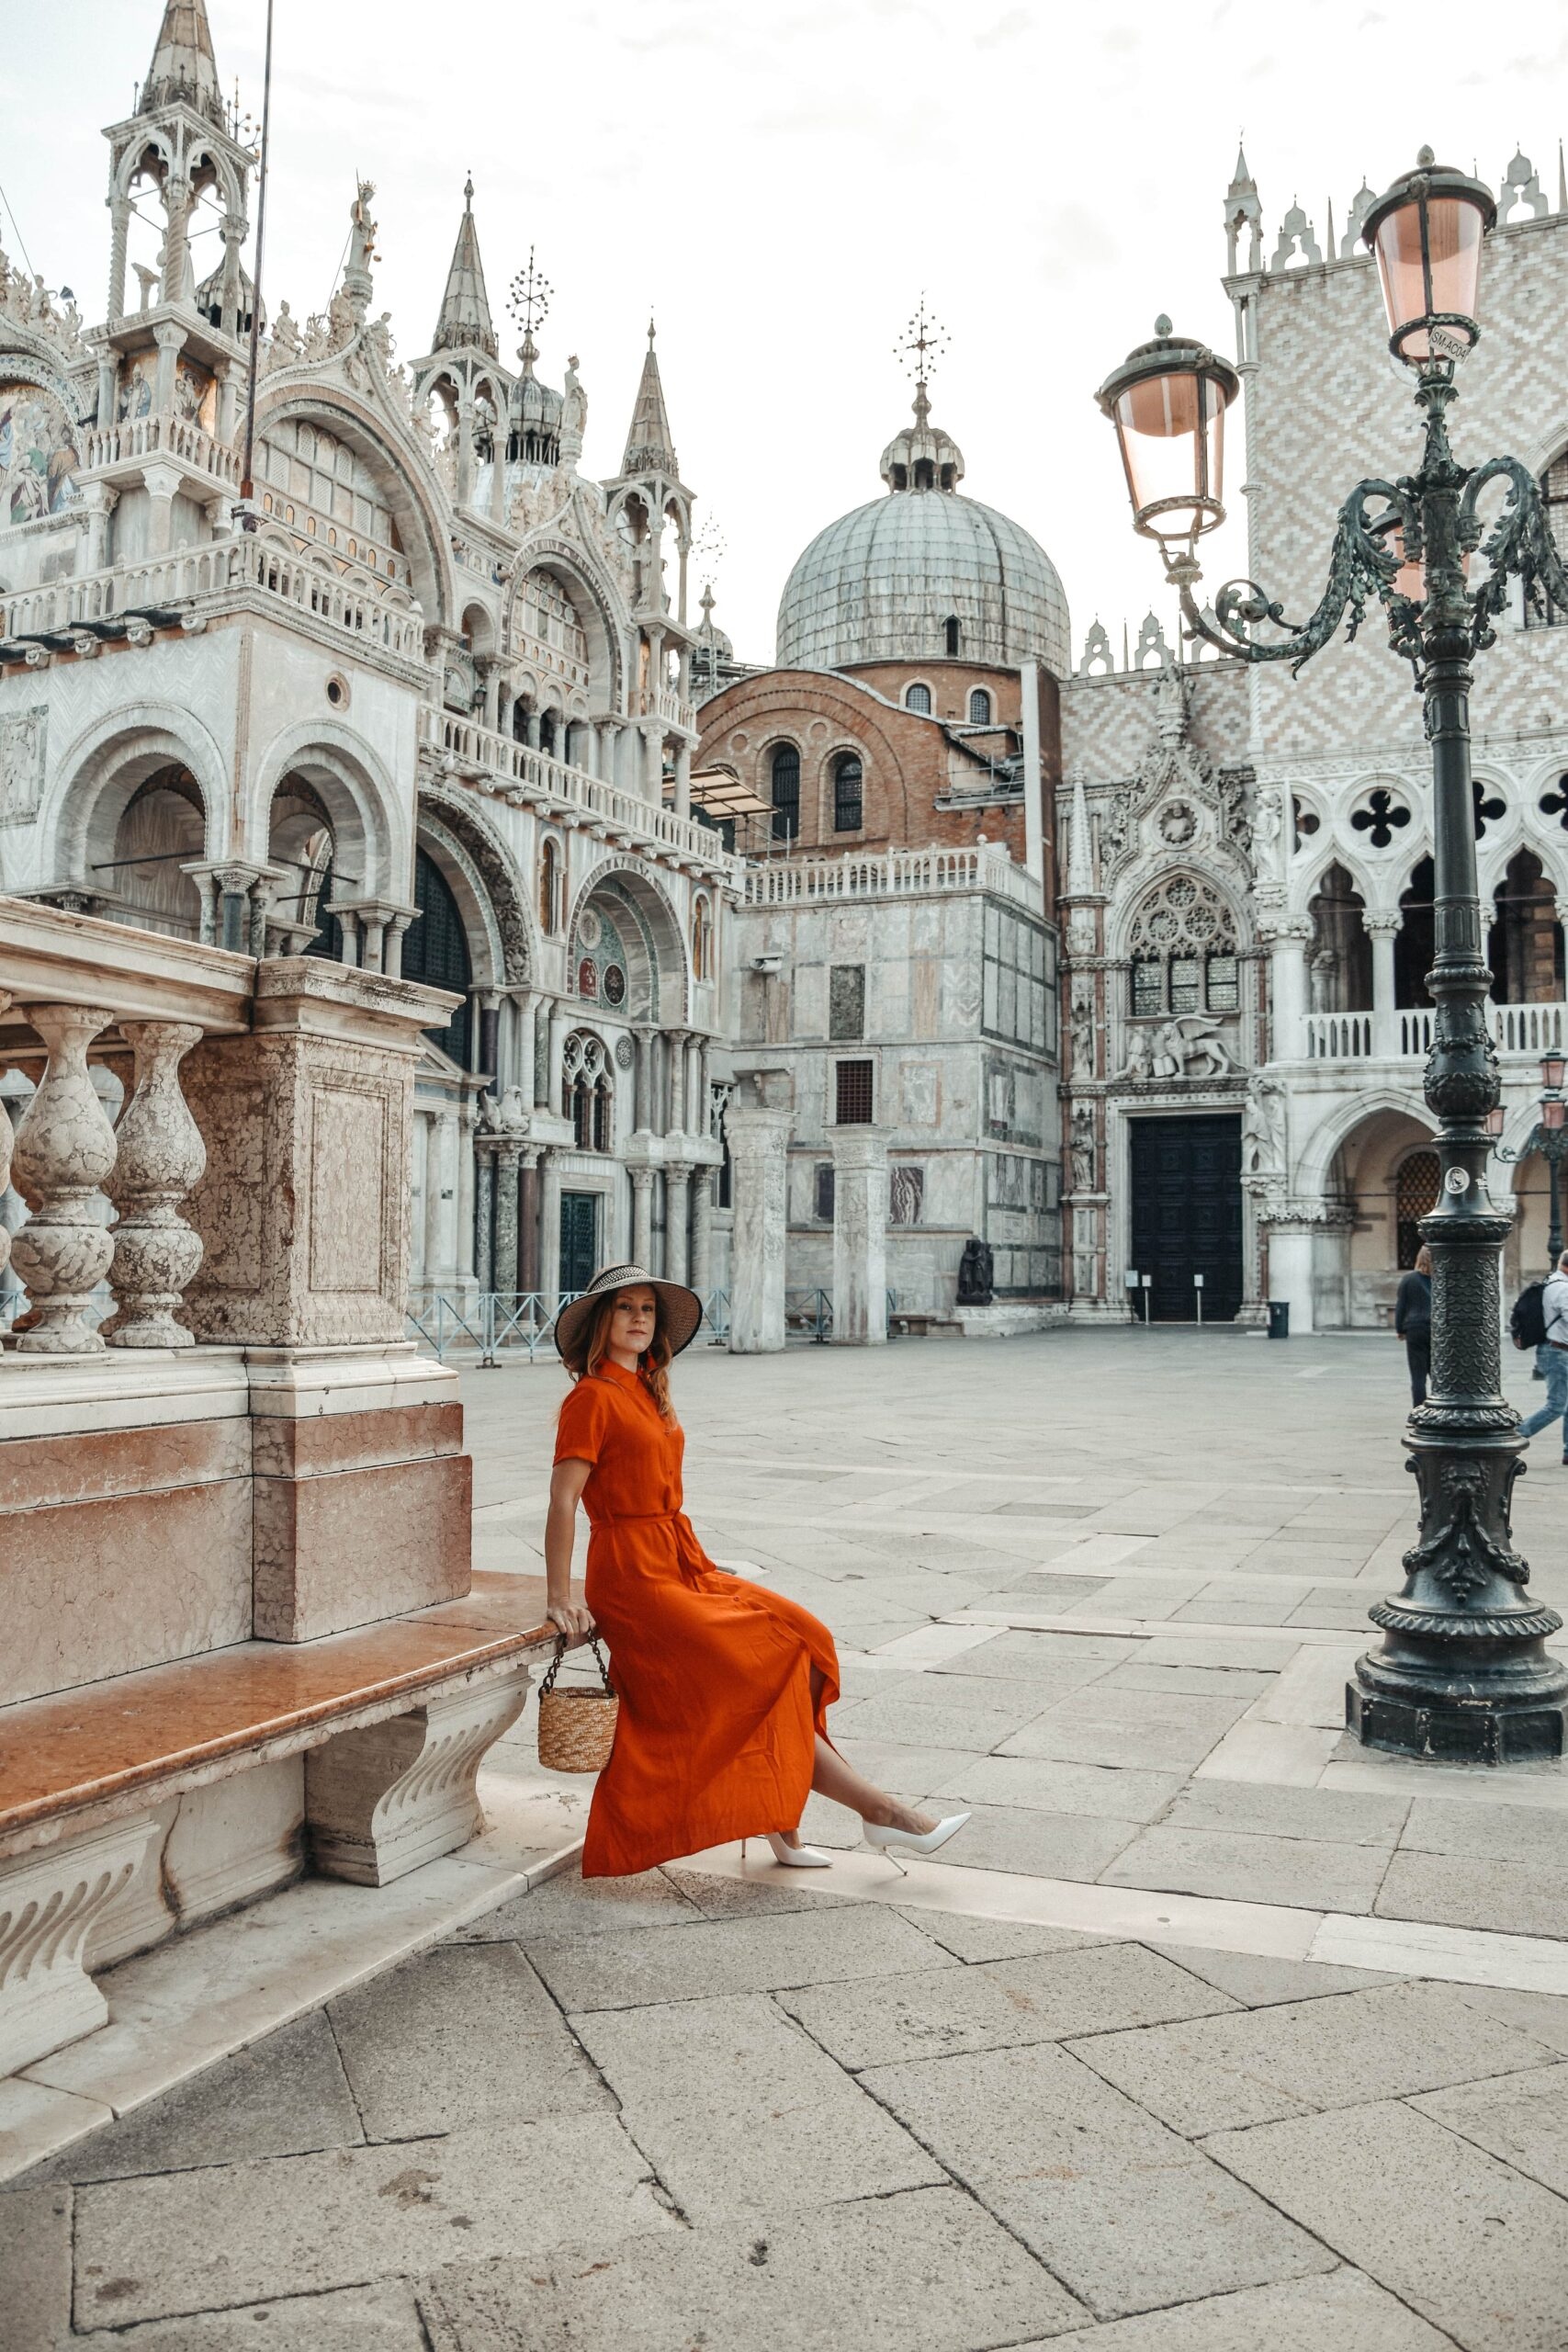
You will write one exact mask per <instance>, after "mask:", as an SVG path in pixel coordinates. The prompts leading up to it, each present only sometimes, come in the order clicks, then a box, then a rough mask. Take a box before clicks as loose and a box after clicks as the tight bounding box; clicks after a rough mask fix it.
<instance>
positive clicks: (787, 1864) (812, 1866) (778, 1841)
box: [740, 1829, 833, 1871]
mask: <svg viewBox="0 0 1568 2352" xmlns="http://www.w3.org/2000/svg"><path fill="white" fill-rule="evenodd" d="M767 1837H768V1843H769V1845H770V1846H771V1847H772V1848H773V1860H774V1861H775V1862H782V1863H783V1864H784V1868H785V1870H789V1871H825V1870H830V1869H831V1867H832V1861H833V1858H832V1856H831V1855H830V1854H821V1853H818V1850H817V1848H816V1847H815V1846H792V1845H791V1844H790V1843H789V1841H788V1839H787V1838H781V1837H780V1836H779V1835H778V1833H777V1831H776V1830H773V1829H770V1830H769V1831H768V1833H767ZM749 1842H750V1841H749V1840H748V1839H747V1838H742V1839H741V1840H740V1859H741V1860H742V1861H744V1860H746V1848H747V1845H748V1843H749Z"/></svg>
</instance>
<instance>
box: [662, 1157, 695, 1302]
mask: <svg viewBox="0 0 1568 2352" xmlns="http://www.w3.org/2000/svg"><path fill="white" fill-rule="evenodd" d="M691 1214H692V1169H691V1162H690V1161H689V1160H682V1159H672V1160H671V1162H670V1164H669V1166H668V1167H667V1168H666V1169H665V1170H664V1272H665V1275H666V1278H667V1279H668V1280H669V1281H671V1282H672V1283H683V1282H684V1281H685V1280H686V1279H687V1271H686V1270H687V1268H688V1266H689V1265H690V1263H691V1247H690V1242H689V1239H688V1236H689V1232H690V1224H691Z"/></svg>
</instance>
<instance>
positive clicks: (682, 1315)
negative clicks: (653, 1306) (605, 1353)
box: [556, 1265, 703, 1372]
mask: <svg viewBox="0 0 1568 2352" xmlns="http://www.w3.org/2000/svg"><path fill="white" fill-rule="evenodd" d="M645 1286H646V1287H647V1288H648V1289H649V1290H651V1291H657V1293H658V1294H659V1297H660V1301H661V1302H662V1304H663V1307H664V1329H665V1330H666V1331H667V1332H668V1333H669V1335H670V1352H671V1355H672V1356H678V1355H679V1354H680V1352H681V1351H682V1348H689V1347H690V1346H691V1344H692V1341H693V1340H694V1339H695V1338H696V1336H697V1326H698V1325H699V1324H700V1323H701V1321H702V1319H703V1303H702V1300H701V1299H700V1298H699V1297H698V1296H697V1294H696V1292H695V1291H694V1290H688V1289H687V1287H686V1285H685V1283H667V1282H664V1281H662V1280H661V1279H660V1276H659V1275H658V1274H650V1273H649V1271H648V1269H647V1267H646V1266H632V1265H620V1266H601V1268H600V1269H599V1272H597V1273H596V1274H595V1275H594V1277H593V1280H592V1282H591V1283H589V1285H588V1288H587V1289H586V1290H585V1291H584V1292H583V1294H582V1295H581V1298H574V1299H573V1300H572V1302H571V1305H570V1306H563V1307H562V1308H561V1311H560V1313H559V1314H558V1316H557V1317H556V1351H557V1353H558V1355H559V1357H560V1360H561V1362H562V1363H564V1364H566V1365H568V1366H569V1367H570V1370H571V1371H573V1372H581V1369H582V1359H583V1355H584V1353H585V1351H586V1350H587V1346H588V1330H589V1326H590V1325H591V1324H592V1320H593V1316H594V1311H595V1309H596V1308H597V1307H598V1306H599V1303H600V1301H601V1300H602V1299H603V1298H604V1297H605V1296H606V1295H608V1294H609V1293H611V1292H612V1291H617V1290H640V1289H642V1288H644V1287H645Z"/></svg>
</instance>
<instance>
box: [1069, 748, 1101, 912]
mask: <svg viewBox="0 0 1568 2352" xmlns="http://www.w3.org/2000/svg"><path fill="white" fill-rule="evenodd" d="M1093 888H1094V842H1093V840H1092V837H1091V836H1090V833H1089V797H1088V795H1087V794H1086V792H1085V791H1084V784H1083V770H1082V769H1081V768H1077V769H1075V771H1074V774H1073V808H1072V816H1071V820H1070V822H1069V827H1068V831H1067V887H1066V890H1065V891H1064V892H1063V896H1064V897H1065V898H1068V899H1082V898H1086V897H1087V896H1088V895H1089V892H1090V891H1092V889H1093Z"/></svg>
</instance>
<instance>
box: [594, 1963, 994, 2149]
mask: <svg viewBox="0 0 1568 2352" xmlns="http://www.w3.org/2000/svg"><path fill="white" fill-rule="evenodd" d="M936 1957H937V1958H938V1959H940V1958H941V1957H942V1955H941V1954H940V1953H939V1954H937V1955H936ZM938 1973H939V1974H942V1975H951V1976H953V1978H954V1979H955V1980H957V1981H958V1982H960V1983H962V1982H963V1981H964V1978H965V1977H966V1976H967V1975H968V1974H970V1973H973V1972H971V1971H967V1970H964V1969H962V1968H954V1969H946V1968H943V1969H942V1970H940V1971H939V1972H938ZM911 1981H912V1982H922V1981H924V1980H922V1979H912V1980H911V1979H905V1978H901V1977H895V1978H893V1979H891V1980H890V1983H891V1984H893V1985H897V1984H903V1983H906V1982H911ZM784 1997H785V1998H786V1999H787V1998H788V1997H789V1996H784ZM578 2030H579V2031H580V2033H581V2037H582V2042H583V2046H584V2048H585V2049H586V2050H588V2051H589V2052H590V2053H591V2054H592V2058H593V2061H594V2064H596V2065H597V2066H598V2067H599V2069H600V2071H601V2072H602V2073H603V2075H604V2079H605V2081H606V2082H607V2083H608V2084H609V2085H610V2087H611V2088H612V2090H613V2091H614V2092H615V2096H616V2098H618V2099H619V2100H620V2101H621V2103H622V2106H623V2108H624V2109H626V2110H627V2111H628V2112H636V2113H641V2112H642V2111H643V2110H645V2109H658V2110H659V2111H660V2113H662V2114H665V2115H672V2116H681V2117H689V2116H699V2115H708V2114H713V2113H715V2112H719V2111H722V2110H724V2109H739V2108H746V2109H761V2108H766V2107H805V2106H807V2105H808V2104H809V2103H810V2101H811V2100H813V2099H817V2100H818V2101H824V2100H831V2099H833V2098H836V2097H838V2096H840V2095H842V2094H846V2093H848V2092H849V2091H851V2090H852V2088H853V2085H852V2084H851V2083H850V2082H849V2081H848V2080H847V2079H846V2077H845V2075H844V2071H843V2069H842V2067H841V2066H840V2065H837V2064H835V2063H834V2061H833V2059H832V2058H831V2057H829V2055H828V2054H827V2052H825V2051H824V2050H822V2049H821V2048H819V2047H818V2043H817V2042H816V2041H814V2040H813V2039H812V2038H811V2037H810V2035H809V2034H807V2033H803V2032H802V2031H801V2030H800V2028H799V2026H798V2025H796V2024H795V2023H793V2022H792V2020H791V2019H790V2018H788V2017H787V2016H785V2015H784V2014H783V2012H782V2011H781V2009H780V2007H778V2005H777V2003H775V2002H774V2001H773V2000H772V1999H770V1998H769V1996H768V1995H767V1994H765V1993H742V1994H736V1995H732V1996H728V1998H721V1999H717V2000H709V2001H701V2000H699V2001H672V2002H669V2003H663V2004H660V2005H659V2006H658V2007H652V2008H638V2009H598V2010H595V2011H593V2012H592V2014H591V2015H587V2016H584V2017H582V2018H581V2019H580V2020H579V2025H578Z"/></svg>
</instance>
